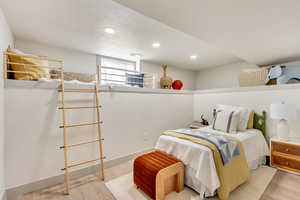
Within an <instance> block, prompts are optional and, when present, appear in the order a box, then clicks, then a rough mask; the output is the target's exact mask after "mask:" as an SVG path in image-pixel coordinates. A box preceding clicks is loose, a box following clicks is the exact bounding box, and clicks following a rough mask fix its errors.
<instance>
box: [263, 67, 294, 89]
mask: <svg viewBox="0 0 300 200" xmlns="http://www.w3.org/2000/svg"><path fill="white" fill-rule="evenodd" d="M265 82H266V84H268V83H270V82H274V84H277V85H279V84H291V83H300V67H298V66H281V65H275V66H270V67H269V73H268V75H267V78H266V81H265Z"/></svg>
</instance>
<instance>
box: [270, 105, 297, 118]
mask: <svg viewBox="0 0 300 200" xmlns="http://www.w3.org/2000/svg"><path fill="white" fill-rule="evenodd" d="M270 114H271V118H272V119H285V120H295V119H296V106H294V105H290V104H284V103H281V104H271V107H270Z"/></svg>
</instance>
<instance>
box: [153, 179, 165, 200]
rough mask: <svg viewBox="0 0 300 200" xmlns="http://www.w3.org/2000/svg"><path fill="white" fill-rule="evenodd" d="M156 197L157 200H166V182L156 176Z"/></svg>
mask: <svg viewBox="0 0 300 200" xmlns="http://www.w3.org/2000/svg"><path fill="white" fill-rule="evenodd" d="M155 193H156V195H155V196H156V197H155V200H164V199H165V182H164V178H163V177H162V176H160V174H159V175H158V176H156V191H155Z"/></svg>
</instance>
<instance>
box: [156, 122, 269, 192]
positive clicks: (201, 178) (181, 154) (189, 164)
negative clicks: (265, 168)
mask: <svg viewBox="0 0 300 200" xmlns="http://www.w3.org/2000/svg"><path fill="white" fill-rule="evenodd" d="M201 130H203V131H206V132H214V133H218V134H228V133H224V132H220V131H216V130H213V129H211V128H210V127H204V128H201ZM231 136H233V137H235V138H237V139H239V140H240V141H241V142H242V144H243V146H244V150H245V154H246V158H247V162H248V166H249V168H250V169H256V168H257V167H258V166H259V165H261V164H263V162H264V158H265V156H266V155H268V154H269V150H268V145H267V143H266V140H265V138H264V137H263V135H262V133H261V132H260V131H259V130H256V129H248V130H247V131H245V132H237V133H236V134H231ZM155 149H157V150H159V151H163V152H166V153H168V154H170V155H173V156H174V157H176V158H178V159H180V160H181V161H182V162H183V163H184V164H185V184H186V185H187V186H189V187H191V188H193V189H194V190H196V191H197V192H199V194H200V196H201V197H203V196H204V194H205V196H213V195H214V194H215V191H216V189H217V188H218V187H220V181H219V177H218V175H217V171H216V166H215V163H214V158H213V155H212V151H211V150H210V149H209V148H208V147H206V146H202V145H199V144H196V143H193V142H191V141H187V140H183V139H179V138H176V137H172V136H165V135H162V136H160V137H159V139H158V141H157V144H156V146H155Z"/></svg>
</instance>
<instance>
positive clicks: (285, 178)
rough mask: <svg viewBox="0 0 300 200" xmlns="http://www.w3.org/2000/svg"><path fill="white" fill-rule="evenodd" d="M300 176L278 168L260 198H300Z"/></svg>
mask: <svg viewBox="0 0 300 200" xmlns="http://www.w3.org/2000/svg"><path fill="white" fill-rule="evenodd" d="M299 187H300V176H298V175H294V174H291V173H287V172H284V171H280V170H278V171H277V173H276V175H275V176H274V177H273V179H272V181H271V183H270V184H269V186H268V187H267V189H266V190H265V192H264V194H263V196H262V197H261V199H260V200H299V199H300V190H299Z"/></svg>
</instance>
